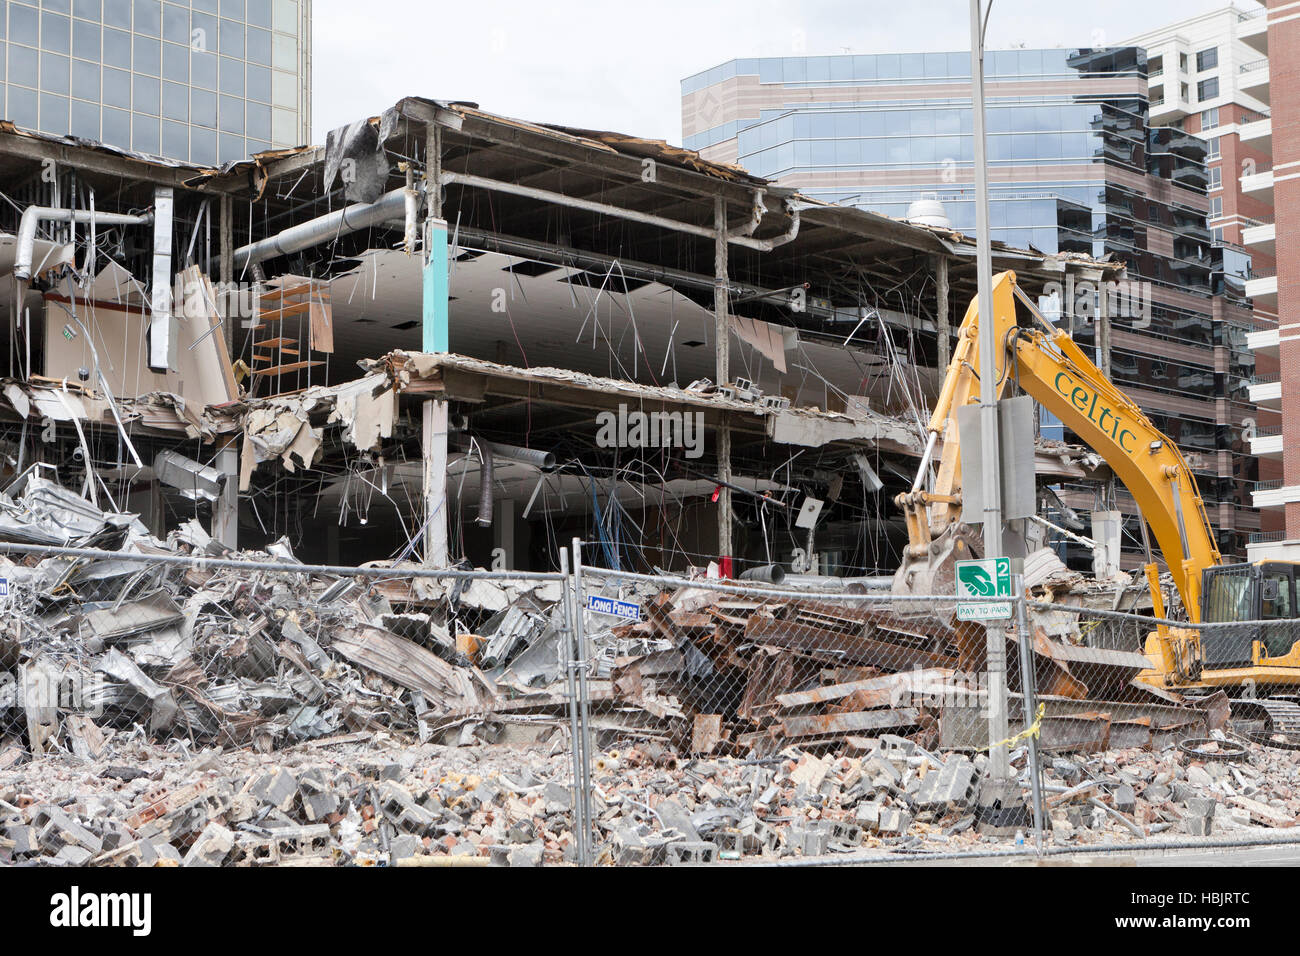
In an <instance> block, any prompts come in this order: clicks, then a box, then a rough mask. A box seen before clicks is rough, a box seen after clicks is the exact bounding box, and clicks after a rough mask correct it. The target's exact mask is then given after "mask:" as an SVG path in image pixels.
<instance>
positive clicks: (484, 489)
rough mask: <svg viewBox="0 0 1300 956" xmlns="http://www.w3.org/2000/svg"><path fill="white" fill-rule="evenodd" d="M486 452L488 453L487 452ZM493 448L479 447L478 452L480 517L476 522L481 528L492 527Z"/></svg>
mask: <svg viewBox="0 0 1300 956" xmlns="http://www.w3.org/2000/svg"><path fill="white" fill-rule="evenodd" d="M485 452H486V454H485ZM493 457H494V455H493V453H492V451H491V449H485V448H483V447H480V448H479V454H478V517H477V518H475V519H474V521H475V523H476V524H478V526H479V527H481V528H490V527H492V459H493Z"/></svg>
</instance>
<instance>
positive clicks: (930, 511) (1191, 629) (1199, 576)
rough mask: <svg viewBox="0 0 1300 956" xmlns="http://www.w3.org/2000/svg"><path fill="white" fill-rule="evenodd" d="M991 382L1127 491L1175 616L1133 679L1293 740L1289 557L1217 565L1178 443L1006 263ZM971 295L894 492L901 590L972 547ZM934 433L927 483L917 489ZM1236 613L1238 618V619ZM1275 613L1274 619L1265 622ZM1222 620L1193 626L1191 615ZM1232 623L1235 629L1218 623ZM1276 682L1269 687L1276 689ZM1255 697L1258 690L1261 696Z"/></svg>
mask: <svg viewBox="0 0 1300 956" xmlns="http://www.w3.org/2000/svg"><path fill="white" fill-rule="evenodd" d="M993 322H994V326H995V328H994V333H995V337H994V341H995V342H997V355H996V356H995V357H994V358H995V366H996V368H997V376H998V377H997V385H998V394H999V396H1001V394H1002V392H1003V391H1004V390H1005V388H1006V385H1007V383H1008V382H1009V381H1012V380H1014V381H1015V382H1016V383H1017V384H1018V385H1019V386H1020V388H1021V389H1022V390H1024V391H1025V392H1026V393H1027V394H1029V395H1030V396H1032V397H1033V398H1034V400H1035V401H1037V402H1038V403H1039V404H1040V405H1041V406H1042V407H1043V408H1046V409H1047V410H1048V411H1050V412H1052V413H1053V414H1054V415H1056V416H1057V418H1059V419H1060V420H1061V421H1062V422H1063V423H1064V424H1065V425H1066V426H1067V427H1068V428H1070V429H1071V430H1072V431H1073V432H1074V433H1075V434H1076V435H1078V436H1079V437H1080V438H1081V439H1082V440H1083V441H1084V442H1086V443H1087V444H1088V445H1089V446H1090V447H1091V448H1092V449H1093V450H1094V451H1096V452H1097V453H1098V454H1099V455H1100V456H1101V457H1102V458H1103V459H1104V460H1105V461H1106V463H1107V464H1109V465H1110V467H1111V470H1112V471H1113V472H1114V473H1115V475H1116V477H1117V478H1119V480H1120V481H1121V482H1123V484H1124V486H1125V487H1126V488H1127V489H1128V490H1129V492H1130V493H1131V494H1132V495H1133V498H1134V500H1135V501H1136V502H1137V505H1138V510H1139V513H1140V515H1139V521H1140V523H1141V524H1142V534H1143V540H1144V541H1147V540H1148V539H1147V532H1146V529H1147V527H1148V526H1149V527H1150V529H1151V535H1152V536H1153V537H1154V538H1155V541H1156V544H1157V546H1158V547H1159V549H1160V552H1161V554H1162V555H1163V557H1164V559H1165V563H1166V565H1168V568H1169V571H1170V572H1171V574H1172V575H1173V579H1174V585H1175V586H1176V587H1177V589H1178V594H1179V596H1180V598H1181V600H1182V605H1183V609H1184V612H1185V614H1186V617H1187V619H1188V626H1187V627H1174V626H1167V625H1162V626H1159V627H1157V629H1156V630H1155V631H1153V632H1152V633H1151V634H1149V635H1148V637H1147V640H1146V646H1145V648H1144V653H1145V655H1146V656H1147V658H1148V659H1149V660H1150V661H1151V665H1152V666H1151V667H1150V669H1148V670H1145V671H1143V672H1141V673H1140V674H1139V675H1138V678H1137V679H1138V680H1140V681H1143V682H1145V683H1148V684H1150V685H1152V686H1155V687H1161V688H1167V689H1171V690H1175V691H1177V692H1179V693H1184V694H1188V693H1190V694H1193V695H1195V694H1197V693H1201V692H1204V693H1209V692H1211V691H1213V690H1214V689H1222V690H1224V691H1226V692H1227V693H1228V694H1229V695H1230V696H1234V697H1236V700H1235V701H1234V703H1233V719H1234V722H1236V721H1242V722H1243V724H1246V723H1249V724H1251V728H1250V729H1251V731H1252V732H1254V733H1257V734H1262V735H1265V736H1268V735H1273V734H1282V735H1284V736H1285V737H1286V738H1287V739H1288V740H1289V741H1292V742H1297V741H1300V699H1297V698H1295V697H1288V696H1286V693H1285V692H1286V691H1288V690H1290V691H1294V690H1295V689H1296V688H1298V687H1300V622H1297V621H1296V618H1297V612H1296V585H1297V581H1296V577H1297V574H1296V564H1295V563H1292V562H1286V561H1257V562H1253V563H1247V564H1226V565H1225V564H1223V563H1222V558H1221V556H1220V554H1219V549H1218V548H1217V547H1216V545H1215V541H1214V535H1213V533H1212V531H1211V529H1210V523H1209V519H1208V517H1207V515H1206V512H1205V503H1204V501H1203V500H1202V499H1201V495H1200V493H1199V492H1198V491H1197V487H1196V479H1195V478H1194V477H1193V475H1192V472H1191V470H1190V469H1189V468H1188V466H1187V462H1186V461H1185V460H1184V458H1183V456H1182V453H1181V452H1179V450H1178V448H1177V446H1176V445H1174V443H1173V442H1172V441H1170V440H1169V438H1168V437H1167V436H1166V435H1164V433H1162V432H1161V431H1160V430H1159V429H1158V428H1156V426H1155V425H1154V424H1152V422H1151V420H1150V419H1148V418H1147V417H1146V415H1145V414H1143V412H1142V410H1141V409H1140V408H1138V406H1137V405H1136V404H1134V402H1133V401H1132V400H1131V399H1130V398H1129V397H1128V396H1127V395H1125V394H1124V392H1123V391H1121V390H1120V389H1119V388H1117V387H1116V386H1115V384H1114V383H1113V382H1111V381H1110V380H1109V379H1108V378H1106V376H1105V374H1104V373H1103V372H1102V371H1101V370H1100V369H1099V368H1097V366H1096V365H1095V364H1093V362H1092V361H1091V360H1090V359H1089V358H1088V356H1087V355H1086V354H1085V353H1084V351H1083V350H1082V349H1080V348H1079V346H1078V345H1076V344H1075V342H1074V341H1073V340H1072V339H1071V338H1070V337H1069V336H1068V335H1067V334H1066V333H1065V332H1063V331H1061V330H1060V329H1057V328H1056V327H1055V326H1053V325H1052V324H1051V323H1050V322H1048V321H1047V320H1046V319H1045V318H1044V317H1043V316H1042V314H1041V313H1040V312H1039V310H1038V308H1037V307H1036V306H1035V304H1034V302H1033V300H1032V299H1031V298H1030V297H1029V296H1028V295H1026V294H1025V293H1024V292H1023V291H1022V290H1021V289H1020V288H1019V287H1018V286H1017V285H1016V275H1015V273H1014V272H1003V273H1000V274H998V275H996V276H994V279H993ZM979 323H980V316H979V306H978V300H972V301H971V303H970V306H969V308H968V309H967V310H966V316H965V319H964V320H963V322H962V325H961V330H960V331H959V333H958V335H957V340H956V345H955V347H954V349H953V355H952V361H951V362H950V364H949V366H948V372H947V376H946V377H945V379H944V383H943V388H942V390H941V391H940V393H939V398H938V400H937V402H936V404H935V408H934V412H933V414H932V415H931V418H930V422H929V426H928V439H927V444H926V448H925V453H924V455H923V458H922V463H921V467H920V469H919V470H918V472H917V478H916V482H915V484H914V485H913V487H912V489H911V490H910V491H909V492H905V493H904V494H901V495H899V496H898V497H897V498H896V499H895V500H896V502H897V504H898V505H899V506H900V507H901V508H902V509H903V512H904V514H905V515H906V520H907V532H908V546H907V549H906V552H905V554H904V557H903V563H902V565H901V566H900V568H899V570H898V572H897V573H896V574H895V577H894V591H895V593H901V594H951V593H953V587H954V574H955V569H954V562H955V561H958V560H962V559H964V558H970V557H978V556H979V551H980V550H981V540H980V538H979V537H978V536H977V535H976V534H975V533H974V532H973V531H972V530H971V528H970V526H969V525H967V524H965V523H964V522H963V521H962V516H961V442H960V436H959V435H958V433H957V416H956V414H955V412H956V409H958V408H960V407H961V406H963V405H966V404H974V403H977V402H978V401H979V376H978V372H977V370H978V369H979V367H980V362H979V358H980V357H979ZM940 443H942V453H941V457H940V460H939V467H938V471H937V474H936V475H935V479H934V483H933V487H932V488H929V489H927V488H926V487H925V484H926V482H925V479H926V477H927V476H928V473H929V468H930V461H931V460H932V457H933V454H934V451H935V448H936V446H937V445H938V444H940ZM1144 570H1145V573H1146V577H1147V581H1148V584H1149V586H1150V589H1151V600H1152V606H1153V613H1154V615H1155V616H1156V617H1158V618H1164V617H1165V608H1164V602H1163V599H1162V595H1161V590H1160V579H1159V570H1158V568H1157V566H1156V564H1155V562H1154V560H1153V559H1152V558H1151V556H1150V548H1149V546H1148V556H1147V563H1146V566H1145V569H1144ZM1247 622H1248V623H1247ZM1274 622H1276V623H1274ZM1202 623H1204V624H1215V625H1229V626H1216V627H1210V628H1203V629H1202V628H1197V627H1195V626H1194V625H1197V624H1202ZM1238 623H1241V625H1242V626H1241V627H1232V626H1230V625H1233V624H1238ZM1279 692H1282V693H1279ZM1261 695H1268V696H1261Z"/></svg>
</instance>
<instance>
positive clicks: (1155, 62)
mask: <svg viewBox="0 0 1300 956" xmlns="http://www.w3.org/2000/svg"><path fill="white" fill-rule="evenodd" d="M1164 71H1165V58H1164V57H1163V56H1153V57H1152V58H1151V59H1149V60H1147V76H1160V74H1162V73H1164Z"/></svg>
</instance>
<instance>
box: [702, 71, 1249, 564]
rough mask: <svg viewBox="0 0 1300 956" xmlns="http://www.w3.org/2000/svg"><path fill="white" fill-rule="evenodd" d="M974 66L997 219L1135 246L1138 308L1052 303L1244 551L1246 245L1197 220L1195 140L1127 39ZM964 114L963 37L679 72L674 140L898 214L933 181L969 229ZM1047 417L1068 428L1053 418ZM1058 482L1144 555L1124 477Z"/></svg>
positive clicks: (1201, 161) (1123, 254) (1203, 199)
mask: <svg viewBox="0 0 1300 956" xmlns="http://www.w3.org/2000/svg"><path fill="white" fill-rule="evenodd" d="M985 75H986V109H987V133H988V137H987V144H988V161H989V181H990V196H989V204H990V217H991V232H992V238H993V239H995V240H1002V241H1005V242H1007V243H1009V244H1011V245H1014V246H1018V247H1021V248H1025V247H1031V246H1032V247H1033V248H1036V249H1039V250H1041V251H1045V252H1080V253H1085V254H1087V255H1091V256H1094V257H1096V258H1106V257H1109V258H1111V259H1113V260H1120V261H1123V262H1125V263H1126V264H1127V267H1128V276H1129V278H1130V279H1133V280H1137V281H1138V282H1139V284H1140V286H1141V289H1142V291H1143V294H1144V296H1147V297H1149V308H1148V307H1147V303H1146V302H1145V301H1144V302H1143V304H1142V306H1141V307H1140V308H1139V309H1137V310H1132V309H1130V310H1128V311H1129V313H1130V314H1116V312H1115V311H1114V310H1112V311H1111V314H1108V315H1103V314H1102V303H1101V301H1100V297H1099V296H1093V297H1092V298H1091V300H1090V305H1091V306H1092V307H1091V308H1084V309H1080V308H1079V305H1080V303H1079V302H1078V301H1077V296H1075V295H1072V296H1071V299H1072V300H1073V301H1071V302H1070V303H1068V307H1067V308H1064V309H1063V310H1062V316H1061V323H1062V325H1065V326H1067V327H1068V328H1069V330H1070V331H1071V334H1073V335H1074V337H1075V339H1076V341H1078V342H1080V344H1083V345H1086V346H1089V347H1091V348H1093V349H1094V351H1095V355H1096V358H1097V361H1098V364H1099V365H1101V367H1102V368H1103V369H1104V370H1105V371H1106V372H1107V373H1108V374H1110V375H1111V376H1112V377H1113V378H1114V379H1115V381H1116V382H1118V383H1119V384H1120V385H1121V386H1122V387H1123V388H1124V389H1125V390H1126V391H1127V392H1129V394H1130V395H1132V396H1133V397H1134V399H1135V400H1136V401H1137V402H1139V403H1140V404H1141V406H1142V407H1143V409H1144V410H1145V411H1146V413H1147V414H1148V415H1149V416H1150V417H1151V418H1152V419H1153V420H1154V421H1155V422H1156V424H1157V425H1158V426H1159V427H1160V428H1162V429H1163V430H1164V431H1165V432H1167V433H1168V434H1169V435H1170V437H1171V438H1173V439H1174V440H1175V441H1177V442H1178V444H1179V445H1180V446H1181V447H1182V448H1183V449H1184V450H1185V451H1186V452H1188V453H1189V457H1190V459H1191V461H1192V462H1193V468H1194V470H1195V471H1196V472H1197V477H1198V482H1199V483H1200V486H1201V490H1202V492H1203V493H1204V494H1205V497H1206V499H1207V502H1208V505H1209V514H1210V518H1211V520H1212V521H1213V522H1214V524H1215V526H1216V528H1217V530H1218V532H1219V535H1220V546H1221V547H1222V548H1223V550H1224V551H1225V552H1226V553H1230V554H1231V553H1243V552H1244V550H1245V546H1246V543H1247V541H1248V539H1249V536H1250V535H1251V534H1254V533H1256V532H1258V530H1259V514H1258V512H1256V511H1255V510H1254V509H1252V508H1250V507H1249V504H1250V500H1249V494H1250V490H1251V488H1252V487H1253V482H1254V481H1255V480H1256V478H1257V461H1256V459H1255V458H1253V457H1252V456H1251V455H1250V450H1249V448H1248V447H1247V446H1248V444H1249V435H1250V434H1251V429H1252V428H1253V427H1254V425H1253V421H1254V419H1255V417H1256V413H1255V410H1254V408H1253V406H1251V405H1250V404H1249V403H1248V400H1247V399H1248V396H1247V388H1248V383H1249V381H1250V378H1251V376H1252V374H1253V372H1254V360H1253V356H1252V354H1251V352H1250V351H1249V350H1248V349H1247V347H1246V337H1247V335H1248V334H1249V333H1250V331H1251V330H1252V328H1253V326H1252V324H1251V313H1250V309H1249V307H1248V305H1247V304H1246V300H1245V299H1244V292H1245V288H1244V283H1245V281H1246V279H1247V277H1248V272H1247V262H1248V260H1247V259H1246V257H1230V258H1225V255H1224V250H1223V249H1221V248H1218V247H1216V246H1215V244H1214V240H1213V236H1212V234H1211V232H1210V229H1209V227H1208V225H1207V215H1208V214H1209V212H1210V201H1211V200H1210V194H1209V193H1208V186H1209V185H1210V171H1209V168H1207V165H1206V160H1207V144H1206V142H1205V141H1204V140H1202V139H1200V138H1198V137H1197V136H1195V135H1192V134H1191V133H1189V132H1187V131H1184V130H1181V129H1177V128H1174V127H1170V126H1153V125H1151V122H1150V111H1151V105H1150V101H1149V94H1148V82H1149V80H1148V61H1147V54H1146V52H1145V51H1144V50H1143V49H1141V48H1138V47H1134V46H1126V47H1116V48H1107V49H1071V50H1005V51H991V52H989V53H988V54H987V56H986V64H985ZM971 128H972V115H971V94H970V54H969V53H968V52H953V53H916V54H880V55H868V56H848V55H845V56H823V57H781V58H764V59H751V60H732V61H730V62H728V63H724V64H722V65H721V66H717V67H714V68H713V69H711V70H708V71H706V72H704V73H701V74H697V75H695V76H692V77H689V78H687V79H686V80H684V81H683V82H682V132H683V142H684V145H686V146H688V147H692V148H695V149H699V150H700V151H701V152H702V153H703V155H704V156H706V157H708V158H710V159H715V160H723V161H731V162H738V163H740V164H741V165H743V166H745V167H746V168H748V169H749V170H750V171H751V172H754V173H757V174H759V175H762V176H767V177H770V178H773V179H776V180H778V181H780V182H781V183H782V184H785V185H794V186H798V187H799V188H800V189H801V190H802V191H804V192H806V193H809V194H811V195H813V196H817V197H819V198H823V199H827V200H830V201H835V202H840V203H849V204H852V205H856V206H861V207H863V208H867V209H871V210H875V211H878V212H883V213H885V214H888V215H891V216H895V217H905V216H908V215H909V209H910V208H911V205H912V203H913V202H915V201H916V200H918V199H924V198H936V199H938V200H940V201H941V202H942V204H943V209H944V215H946V217H947V218H948V219H949V220H950V221H951V223H952V225H953V227H954V228H956V229H959V230H961V231H963V232H967V233H970V232H973V231H974V226H975V215H974V163H973V159H974V149H973V138H972V136H971ZM1088 312H1091V315H1088V314H1086V313H1088ZM1043 432H1044V434H1045V435H1047V436H1061V437H1067V438H1068V437H1070V436H1069V435H1064V434H1063V432H1062V430H1061V426H1060V424H1059V423H1056V422H1053V421H1052V420H1051V419H1050V418H1045V420H1044V422H1043ZM1061 497H1062V498H1063V500H1064V501H1065V502H1066V503H1067V504H1068V505H1070V507H1072V508H1076V509H1078V510H1083V511H1087V510H1089V509H1094V508H1095V507H1097V506H1101V507H1103V508H1105V509H1107V510H1109V509H1110V508H1111V507H1113V506H1117V507H1119V508H1120V510H1122V511H1124V512H1126V513H1127V515H1128V520H1127V521H1126V524H1125V536H1124V544H1125V547H1126V549H1127V551H1126V563H1127V564H1130V565H1132V564H1136V563H1138V562H1139V561H1140V560H1141V554H1140V542H1141V536H1140V534H1139V528H1138V523H1137V519H1136V512H1135V509H1134V507H1133V502H1132V500H1131V499H1130V498H1128V496H1127V494H1126V493H1125V492H1123V491H1122V489H1121V490H1119V491H1118V492H1117V495H1116V499H1115V500H1114V501H1096V500H1094V498H1093V492H1092V491H1091V490H1085V489H1084V488H1083V487H1080V488H1071V487H1068V486H1066V487H1063V488H1062V489H1061Z"/></svg>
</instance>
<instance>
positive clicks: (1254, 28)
mask: <svg viewBox="0 0 1300 956" xmlns="http://www.w3.org/2000/svg"><path fill="white" fill-rule="evenodd" d="M1238 16H1239V18H1240V19H1239V20H1238V22H1237V39H1238V40H1240V41H1241V42H1242V43H1244V44H1246V46H1248V47H1250V48H1251V49H1252V50H1254V51H1255V52H1256V53H1258V54H1260V55H1261V56H1268V11H1266V10H1265V9H1264V8H1262V7H1260V8H1259V9H1256V10H1240V11H1238Z"/></svg>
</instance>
